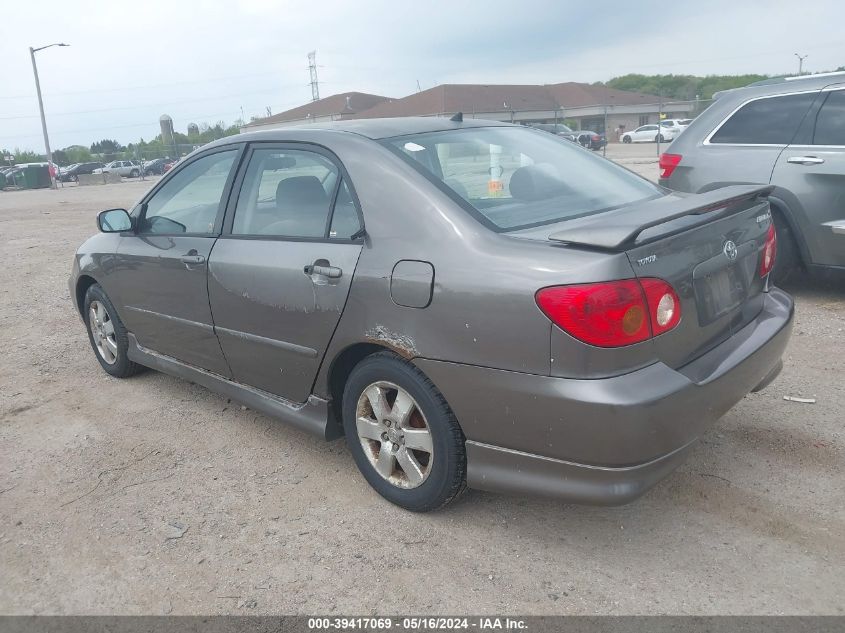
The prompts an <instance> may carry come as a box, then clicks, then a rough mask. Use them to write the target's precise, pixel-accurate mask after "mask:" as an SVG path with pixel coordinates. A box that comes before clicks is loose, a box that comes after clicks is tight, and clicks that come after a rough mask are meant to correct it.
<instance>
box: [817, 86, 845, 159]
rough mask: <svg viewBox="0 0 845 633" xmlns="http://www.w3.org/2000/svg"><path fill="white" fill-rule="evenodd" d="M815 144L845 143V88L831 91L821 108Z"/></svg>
mask: <svg viewBox="0 0 845 633" xmlns="http://www.w3.org/2000/svg"><path fill="white" fill-rule="evenodd" d="M813 145H845V90H837V91H835V92H831V93H830V94H829V95H828V97H827V100H826V101H825V102H824V105H823V106H822V108H821V110H819V114H818V116H817V117H816V131H815V133H814V134H813Z"/></svg>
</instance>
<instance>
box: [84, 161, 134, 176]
mask: <svg viewBox="0 0 845 633" xmlns="http://www.w3.org/2000/svg"><path fill="white" fill-rule="evenodd" d="M111 172H117V173H118V174H120V175H121V176H123V177H124V178H137V177H138V176H140V175H141V164H140V163H139V162H138V161H137V160H113V161H112V162H110V163H109V164H108V165H106V166H105V167H101V168H100V169H95V170H94V173H95V174H108V173H111Z"/></svg>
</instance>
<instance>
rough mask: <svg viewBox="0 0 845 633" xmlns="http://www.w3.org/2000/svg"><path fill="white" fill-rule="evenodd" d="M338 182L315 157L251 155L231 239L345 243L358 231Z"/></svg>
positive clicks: (328, 164) (332, 169) (270, 152)
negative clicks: (252, 237) (259, 237)
mask: <svg viewBox="0 0 845 633" xmlns="http://www.w3.org/2000/svg"><path fill="white" fill-rule="evenodd" d="M339 180H341V176H340V172H339V170H338V168H337V166H336V165H335V164H334V163H333V162H332V161H331V160H329V159H328V158H326V157H325V156H323V155H321V154H317V153H315V152H309V151H304V150H287V149H285V150H280V149H256V150H255V151H254V152H253V153H252V157H251V158H250V161H249V166H248V167H247V171H246V176H245V177H244V181H243V186H242V187H241V193H240V195H239V196H238V203H237V206H236V208H235V218H234V221H233V224H232V234H233V235H267V236H275V237H306V238H323V237H330V238H349V237H350V236H351V235H352V234H354V233H355V232H356V231H358V228H359V226H358V214H357V211H356V208H355V205H354V202H353V201H352V197H351V195H350V194H349V189H348V187H347V186H346V184H345V183H343V182H339ZM338 187H339V189H338ZM335 197H336V198H337V202H336V204H334V203H335ZM333 208H334V214H333V216H334V217H333V218H332V221H331V225H330V224H329V220H330V216H331V215H332V209H333Z"/></svg>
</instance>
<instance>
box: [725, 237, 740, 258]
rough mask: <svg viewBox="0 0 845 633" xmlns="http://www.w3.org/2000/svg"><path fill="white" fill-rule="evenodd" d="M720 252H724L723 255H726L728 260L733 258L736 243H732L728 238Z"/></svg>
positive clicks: (735, 253) (735, 251)
mask: <svg viewBox="0 0 845 633" xmlns="http://www.w3.org/2000/svg"><path fill="white" fill-rule="evenodd" d="M722 252H723V253H724V254H725V257H727V258H728V259H729V260H731V261H733V260H735V259H736V256H737V253H738V251H737V248H736V244H734V243H733V242H732V241H731V240H728V241H727V242H725V245H724V246H723V247H722Z"/></svg>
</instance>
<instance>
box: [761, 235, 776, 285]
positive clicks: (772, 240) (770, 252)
mask: <svg viewBox="0 0 845 633" xmlns="http://www.w3.org/2000/svg"><path fill="white" fill-rule="evenodd" d="M777 254H778V238H777V233H775V225H774V223H772V224H769V230H768V232H767V233H766V242H765V243H764V244H763V253H762V254H761V256H760V276H761V277H765V276H766V275H768V274H769V273H770V272H772V268H774V267H775V257H777Z"/></svg>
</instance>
